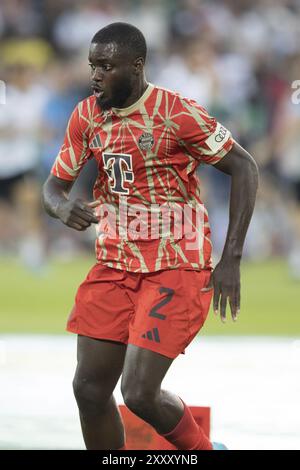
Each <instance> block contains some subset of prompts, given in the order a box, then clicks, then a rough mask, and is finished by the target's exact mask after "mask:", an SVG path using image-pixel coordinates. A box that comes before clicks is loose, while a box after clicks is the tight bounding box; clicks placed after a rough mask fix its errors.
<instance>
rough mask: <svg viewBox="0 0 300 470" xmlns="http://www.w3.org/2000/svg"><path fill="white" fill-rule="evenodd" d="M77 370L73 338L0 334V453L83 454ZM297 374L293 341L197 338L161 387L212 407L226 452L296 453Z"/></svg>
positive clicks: (298, 347)
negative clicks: (59, 451)
mask: <svg viewBox="0 0 300 470" xmlns="http://www.w3.org/2000/svg"><path fill="white" fill-rule="evenodd" d="M5 356H6V357H5ZM1 358H2V360H1ZM3 358H4V360H3ZM75 367H76V335H72V334H70V335H65V336H64V335H61V336H55V335H53V336H51V335H28V336H27V335H0V449H83V448H84V444H83V440H82V437H81V432H80V424H79V418H78V412H77V406H76V403H75V399H74V397H73V392H72V379H73V375H74V371H75ZM299 373H300V339H299V338H294V339H293V338H270V337H239V338H237V337H202V338H200V339H199V340H198V339H197V340H195V341H194V343H193V344H192V345H191V346H190V347H189V348H188V349H187V352H186V355H185V356H182V355H181V356H180V357H179V358H177V359H176V361H175V362H174V363H173V364H172V366H171V368H170V370H169V371H168V374H167V377H166V379H165V381H164V383H163V388H165V389H167V390H170V391H173V392H174V393H177V394H178V395H179V396H181V397H182V398H183V399H184V400H185V401H186V402H187V403H188V404H189V405H199V406H210V407H211V408H212V422H211V425H212V429H211V438H212V440H216V441H220V442H224V443H225V444H226V445H227V446H228V447H229V448H231V449H297V450H299V449H300V406H299V396H300V378H299V377H300V374H299ZM116 398H117V401H118V403H123V400H122V396H121V393H120V387H119V384H118V386H117V389H116Z"/></svg>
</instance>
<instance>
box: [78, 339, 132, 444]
mask: <svg viewBox="0 0 300 470" xmlns="http://www.w3.org/2000/svg"><path fill="white" fill-rule="evenodd" d="M125 352H126V345H124V344H121V343H116V342H109V341H102V340H97V339H93V338H88V337H86V336H80V335H78V344H77V360H78V364H77V369H76V373H75V377H74V380H73V389H74V395H75V398H76V401H77V405H78V408H79V416H80V422H81V428H82V434H83V438H84V441H85V445H86V448H87V449H94V450H101V449H104V450H105V449H120V448H121V447H123V445H124V428H123V423H122V419H121V416H120V412H119V409H118V406H117V404H116V402H115V399H114V396H113V391H114V388H115V386H116V384H117V382H118V379H119V377H120V375H121V373H122V368H123V363H124V357H125Z"/></svg>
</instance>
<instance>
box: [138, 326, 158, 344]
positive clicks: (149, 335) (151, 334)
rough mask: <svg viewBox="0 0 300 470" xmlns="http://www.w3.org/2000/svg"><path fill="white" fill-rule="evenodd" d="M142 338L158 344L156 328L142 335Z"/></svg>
mask: <svg viewBox="0 0 300 470" xmlns="http://www.w3.org/2000/svg"><path fill="white" fill-rule="evenodd" d="M142 338H145V339H149V340H150V341H155V342H156V343H160V337H159V333H158V329H157V328H153V330H149V331H146V333H145V334H143V335H142Z"/></svg>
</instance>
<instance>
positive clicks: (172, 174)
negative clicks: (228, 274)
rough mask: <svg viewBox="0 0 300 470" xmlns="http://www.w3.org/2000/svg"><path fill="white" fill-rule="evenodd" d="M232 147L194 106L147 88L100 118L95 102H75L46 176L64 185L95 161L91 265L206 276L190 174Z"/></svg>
mask: <svg viewBox="0 0 300 470" xmlns="http://www.w3.org/2000/svg"><path fill="white" fill-rule="evenodd" d="M233 142H234V141H233V139H232V136H231V134H230V132H229V131H228V130H227V129H226V128H225V127H224V126H222V125H221V124H220V123H218V122H217V121H216V119H215V118H213V117H211V116H209V114H208V113H207V111H206V110H205V109H204V108H202V107H201V106H199V105H198V104H197V103H196V102H194V101H193V100H190V99H187V98H184V97H182V96H181V95H180V94H178V93H176V92H173V91H170V90H166V89H164V88H161V87H158V86H154V85H152V84H148V88H147V89H146V91H145V93H144V94H143V95H142V96H141V98H140V99H139V100H138V101H137V102H136V103H134V104H133V105H131V106H129V107H128V108H122V109H117V108H111V109H110V110H108V111H103V110H101V109H100V107H99V105H98V104H97V101H96V97H95V96H90V97H88V98H86V99H84V100H83V101H81V102H80V103H79V104H78V105H77V106H76V108H75V110H74V111H73V113H72V115H71V117H70V120H69V123H68V127H67V130H66V134H65V139H64V142H63V145H62V147H61V149H60V151H59V153H58V156H57V157H56V160H55V162H54V165H53V167H52V170H51V172H52V174H53V175H55V176H56V177H58V178H61V179H64V180H70V181H71V180H74V179H76V178H77V177H78V175H79V173H80V171H81V169H82V167H83V166H84V164H85V163H86V162H87V161H88V159H90V158H95V159H96V161H97V164H98V177H97V179H96V182H95V185H94V190H93V194H94V198H95V200H98V201H99V206H98V207H97V209H96V214H97V215H98V217H99V224H98V225H97V226H96V257H97V261H98V262H99V263H101V264H105V265H107V266H108V267H112V268H116V269H122V270H127V271H134V272H153V271H159V270H162V269H178V268H183V269H192V270H201V269H212V264H211V251H212V246H211V239H210V226H209V221H208V215H207V211H206V208H205V207H204V206H203V204H202V202H201V198H200V184H199V180H198V177H197V175H196V168H197V166H198V165H199V164H201V163H206V164H215V163H217V162H219V161H220V159H222V158H223V157H224V156H225V155H226V154H227V153H228V152H229V151H230V150H231V148H232V146H233Z"/></svg>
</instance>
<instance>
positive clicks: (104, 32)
mask: <svg viewBox="0 0 300 470" xmlns="http://www.w3.org/2000/svg"><path fill="white" fill-rule="evenodd" d="M92 42H93V43H103V44H109V43H111V42H114V43H116V44H117V45H118V46H120V47H121V48H122V49H125V50H126V52H127V53H128V55H129V56H130V57H132V58H135V59H136V58H138V57H142V58H143V59H144V61H145V60H146V55H147V45H146V40H145V37H144V35H143V33H142V32H141V31H140V30H139V29H138V28H136V27H135V26H133V25H132V24H129V23H122V22H117V23H111V24H109V25H107V26H105V27H104V28H102V29H100V30H99V31H97V33H96V34H95V35H94V37H93V39H92Z"/></svg>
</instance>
